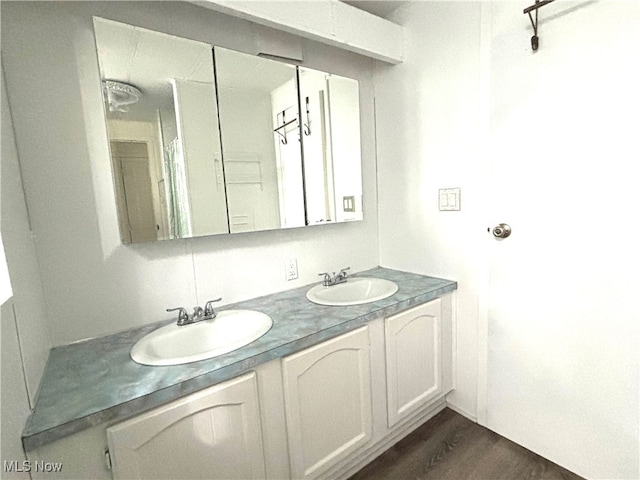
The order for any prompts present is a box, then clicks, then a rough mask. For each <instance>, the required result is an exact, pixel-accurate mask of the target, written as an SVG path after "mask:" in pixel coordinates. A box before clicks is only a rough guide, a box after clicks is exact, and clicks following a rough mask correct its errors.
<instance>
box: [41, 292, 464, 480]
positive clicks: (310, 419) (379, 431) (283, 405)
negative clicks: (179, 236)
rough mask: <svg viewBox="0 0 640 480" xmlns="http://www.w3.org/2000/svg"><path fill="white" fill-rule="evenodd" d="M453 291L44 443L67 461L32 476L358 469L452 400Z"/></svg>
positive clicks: (291, 473)
mask: <svg viewBox="0 0 640 480" xmlns="http://www.w3.org/2000/svg"><path fill="white" fill-rule="evenodd" d="M452 300H453V296H452V295H443V296H441V297H440V298H436V299H434V300H432V301H429V302H427V303H424V304H421V305H418V306H415V307H412V308H409V309H407V310H404V311H402V312H399V313H397V314H394V315H391V316H388V317H385V318H382V317H381V318H377V319H375V320H373V321H370V322H368V323H367V324H366V325H365V326H362V327H359V328H357V329H355V330H353V331H350V332H347V333H344V334H342V335H340V336H338V337H335V338H332V339H329V340H326V341H324V342H322V343H319V344H317V345H314V346H311V347H309V348H306V349H305V350H302V351H299V352H297V353H293V354H291V355H290V356H287V357H284V358H275V359H273V360H271V361H269V362H266V363H263V364H261V365H259V366H257V367H256V368H255V370H254V371H251V372H249V373H245V374H242V375H241V376H239V377H237V378H233V379H231V380H227V381H225V382H222V383H219V384H217V385H214V386H211V387H208V388H205V389H203V390H201V391H199V392H196V393H193V394H191V395H188V396H186V397H184V398H181V399H178V400H175V401H173V402H171V403H168V404H166V405H164V406H161V407H158V408H156V409H154V410H151V411H149V412H146V413H143V414H141V415H138V416H135V417H132V418H130V419H127V420H124V421H119V420H112V421H109V422H108V423H104V424H101V425H97V426H95V427H92V428H90V429H87V430H83V431H80V432H78V433H75V434H73V435H70V436H68V437H65V438H62V439H60V440H58V441H55V442H52V443H48V444H45V445H43V446H42V447H40V448H38V449H36V450H32V451H30V452H28V458H29V460H30V461H32V462H36V461H40V462H61V463H63V466H64V468H63V470H62V471H61V472H59V473H58V474H55V473H46V474H45V473H38V472H35V471H34V472H32V474H31V475H32V478H34V480H35V479H39V478H45V477H46V478H64V479H65V480H69V479H75V478H78V479H81V478H93V479H100V480H109V479H111V478H115V479H125V478H136V479H143V478H152V479H159V478H170V479H180V478H189V479H196V478H206V479H216V478H224V479H234V478H235V479H255V478H264V479H268V480H275V479H278V480H279V479H288V478H289V479H296V480H298V479H307V478H309V479H310V478H332V479H345V478H348V477H349V476H350V475H352V474H354V473H355V472H357V471H358V470H359V469H360V468H362V467H363V466H365V465H366V464H367V463H369V462H370V461H371V460H373V459H374V458H376V457H377V456H378V455H380V454H381V453H383V452H384V451H385V450H386V449H388V448H389V447H391V446H392V445H393V444H395V443H396V442H398V441H399V440H400V439H402V438H403V437H404V436H406V435H408V434H409V433H411V432H412V431H413V430H415V429H416V428H417V427H419V426H420V425H422V424H423V423H424V422H425V421H426V420H428V419H429V418H430V417H432V416H433V415H434V414H436V413H437V412H438V411H440V410H442V409H443V408H444V407H445V405H446V401H445V397H446V395H447V393H449V392H450V391H451V390H452V389H453V374H452V372H453V311H452V305H453V301H452ZM116 422H118V423H116ZM107 448H108V458H110V459H111V461H110V463H111V470H109V469H108V467H107V466H106V465H105V464H109V461H107V462H105V451H106V450H107Z"/></svg>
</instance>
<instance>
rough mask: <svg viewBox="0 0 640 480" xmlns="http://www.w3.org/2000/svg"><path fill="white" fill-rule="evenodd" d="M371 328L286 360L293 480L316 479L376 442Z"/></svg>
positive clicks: (285, 380)
mask: <svg viewBox="0 0 640 480" xmlns="http://www.w3.org/2000/svg"><path fill="white" fill-rule="evenodd" d="M369 345H370V341H369V328H368V327H367V326H365V327H361V328H359V329H357V330H354V331H352V332H349V333H346V334H344V335H342V336H340V337H337V338H334V339H331V340H328V341H326V342H324V343H321V344H319V345H316V346H314V347H311V348H308V349H306V350H304V351H302V352H299V353H297V354H294V355H292V356H290V357H286V358H284V359H283V361H282V375H283V381H284V396H285V412H286V418H287V436H288V439H289V455H290V457H289V462H290V465H291V476H292V478H296V479H301V478H316V477H318V476H321V475H322V474H323V473H325V472H326V471H327V470H329V469H331V468H332V467H334V466H335V465H336V464H337V463H338V462H340V461H341V460H344V459H345V458H347V457H349V456H351V455H352V454H353V453H354V452H356V451H358V450H359V449H362V448H363V447H364V446H366V445H367V443H368V442H369V441H370V440H371V437H372V422H373V419H372V395H371V367H370V365H371V361H370V348H369Z"/></svg>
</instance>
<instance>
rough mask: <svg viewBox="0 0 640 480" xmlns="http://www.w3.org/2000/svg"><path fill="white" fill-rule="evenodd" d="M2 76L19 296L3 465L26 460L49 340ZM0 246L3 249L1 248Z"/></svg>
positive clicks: (8, 356) (3, 369) (11, 247)
mask: <svg viewBox="0 0 640 480" xmlns="http://www.w3.org/2000/svg"><path fill="white" fill-rule="evenodd" d="M0 77H1V78H0V80H1V90H2V92H1V93H2V97H1V99H2V100H1V101H2V148H1V152H2V154H1V162H0V171H1V172H0V180H1V184H0V207H1V208H0V210H1V215H0V217H1V227H0V231H2V240H3V242H2V243H4V248H5V253H6V261H7V268H8V270H9V277H10V280H11V287H12V290H13V292H14V295H13V296H12V297H11V298H9V299H8V300H6V301H3V303H2V306H1V307H0V328H1V331H0V340H1V344H0V378H1V379H2V381H1V384H0V431H1V432H2V438H1V439H0V447H1V450H0V462H2V461H4V460H6V461H8V462H10V461H14V460H15V461H18V462H22V461H23V460H25V454H24V451H23V449H22V440H21V435H22V429H23V428H24V425H25V422H26V421H27V417H28V416H29V413H30V412H29V407H30V405H33V404H34V400H35V396H36V393H37V389H38V384H39V382H40V378H41V376H42V372H43V370H44V366H45V363H46V360H47V356H48V353H49V348H50V342H49V330H48V326H47V323H46V314H45V310H44V301H43V297H42V287H41V285H40V278H39V275H38V267H37V263H36V255H35V248H34V245H33V240H32V238H31V232H30V230H29V222H28V217H27V210H26V205H25V201H24V195H23V194H22V181H21V177H20V169H19V165H18V153H17V151H16V145H15V137H14V131H13V125H12V122H11V115H10V109H9V105H8V102H7V96H6V88H5V81H4V74H2V72H0ZM0 248H3V246H2V245H0ZM3 287H4V286H3ZM4 293H5V292H3V294H4ZM3 300H5V297H3ZM27 379H28V383H27ZM3 466H4V464H3ZM0 478H7V479H8V478H29V475H28V474H27V473H22V474H21V473H16V472H13V473H10V472H4V471H0Z"/></svg>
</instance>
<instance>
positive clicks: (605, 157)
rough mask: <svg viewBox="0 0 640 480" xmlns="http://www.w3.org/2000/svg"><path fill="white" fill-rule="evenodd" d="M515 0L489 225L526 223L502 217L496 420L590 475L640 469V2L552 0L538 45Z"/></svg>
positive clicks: (494, 91)
mask: <svg viewBox="0 0 640 480" xmlns="http://www.w3.org/2000/svg"><path fill="white" fill-rule="evenodd" d="M508 3H509V2H496V3H494V4H493V11H492V14H493V20H492V21H493V26H492V27H493V29H494V32H500V34H501V35H502V36H501V38H500V42H497V41H495V40H494V42H493V44H492V52H491V54H492V56H491V79H492V80H491V81H492V84H491V102H492V103H491V113H492V118H491V132H492V138H491V158H492V186H491V188H492V192H493V202H492V206H491V208H492V215H494V218H493V221H492V222H491V223H490V224H489V225H487V227H494V226H496V225H497V224H498V223H501V222H504V223H507V224H509V225H510V226H511V228H512V233H511V235H510V236H509V237H508V238H504V239H498V238H494V237H493V236H492V235H491V233H487V239H488V241H489V254H490V268H489V270H490V275H489V276H490V279H489V295H488V315H487V317H488V341H487V379H486V418H483V415H482V412H480V413H481V421H483V422H484V423H486V425H487V426H488V427H489V428H490V429H492V430H494V431H496V432H498V433H500V434H502V435H504V436H506V437H508V438H510V439H512V440H514V441H516V442H517V443H519V444H521V445H523V446H524V447H526V448H528V449H530V450H533V451H534V452H537V453H539V454H541V455H543V456H545V457H547V458H549V459H550V460H552V461H554V462H556V463H558V464H560V465H562V466H564V467H566V468H568V469H569V470H572V471H574V472H575V473H577V474H580V475H582V476H586V477H589V478H609V479H611V478H638V450H639V445H638V422H639V418H638V408H639V404H638V318H640V314H639V312H638V307H637V298H636V297H637V295H638V292H639V291H640V288H639V287H640V283H639V282H638V275H639V271H638V266H640V265H639V262H638V261H637V260H638V253H637V252H638V245H640V243H638V238H637V232H638V218H639V217H638V216H639V213H638V207H639V205H640V202H638V198H637V193H633V192H637V182H638V178H640V177H638V174H637V171H638V170H637V169H638V165H639V161H640V150H639V148H638V140H637V138H638V135H639V134H640V128H638V125H639V123H638V120H637V118H638V112H639V111H640V102H639V96H638V85H640V78H639V77H638V69H639V65H638V57H637V56H636V57H634V58H633V59H631V58H630V57H626V56H624V55H621V54H620V53H621V52H624V51H625V50H629V47H628V42H631V43H635V45H636V46H637V44H638V40H639V38H638V33H637V32H638V30H636V29H637V22H634V21H633V18H636V20H637V18H638V14H639V8H638V5H637V4H636V5H635V6H634V5H632V3H623V2H622V3H615V4H612V3H610V2H604V3H598V2H595V3H593V2H592V3H589V2H587V3H586V4H584V5H583V6H582V7H581V8H576V9H573V10H570V11H566V10H567V7H566V6H562V5H556V4H553V6H552V5H549V6H547V7H545V8H544V9H543V10H542V12H546V14H547V15H555V20H554V21H549V22H547V23H545V24H543V25H542V26H541V31H540V33H539V35H541V41H540V50H539V51H538V52H536V53H535V54H532V53H531V52H530V51H527V50H526V49H525V48H523V47H522V42H527V41H528V39H527V38H526V37H524V35H525V32H524V29H522V28H519V27H518V28H516V27H515V26H514V27H508V25H511V24H510V23H509V22H512V20H510V19H508V18H507V17H509V15H511V13H512V12H509V5H507V4H508ZM558 3H560V2H558ZM545 9H546V10H545ZM516 13H517V12H516ZM543 15H544V14H543ZM634 16H635V17H634ZM511 17H513V16H512V15H511ZM545 34H546V35H545ZM494 35H495V33H494ZM631 51H633V49H632V50H631ZM515 79H517V81H515ZM631 228H633V231H635V233H631V230H630V229H631ZM482 387H483V385H482V384H481V388H482ZM480 402H481V406H482V399H481V400H480Z"/></svg>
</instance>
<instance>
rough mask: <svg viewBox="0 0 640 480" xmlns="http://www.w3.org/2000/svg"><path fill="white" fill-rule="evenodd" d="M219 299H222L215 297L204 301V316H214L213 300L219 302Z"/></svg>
mask: <svg viewBox="0 0 640 480" xmlns="http://www.w3.org/2000/svg"><path fill="white" fill-rule="evenodd" d="M220 300H222V297H220V298H216V299H215V300H209V301H208V302H207V303H205V305H204V316H205V317H215V316H216V312H215V311H214V310H213V304H214V303H215V302H219V301H220Z"/></svg>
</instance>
